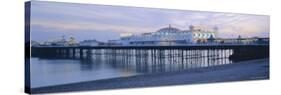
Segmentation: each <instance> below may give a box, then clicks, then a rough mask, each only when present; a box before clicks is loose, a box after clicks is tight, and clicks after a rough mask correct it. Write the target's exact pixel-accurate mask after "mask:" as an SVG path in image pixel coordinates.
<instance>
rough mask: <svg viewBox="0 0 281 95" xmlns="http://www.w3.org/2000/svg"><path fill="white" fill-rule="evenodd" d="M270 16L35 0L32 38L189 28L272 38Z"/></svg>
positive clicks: (104, 38) (226, 35) (230, 35)
mask: <svg viewBox="0 0 281 95" xmlns="http://www.w3.org/2000/svg"><path fill="white" fill-rule="evenodd" d="M269 22H270V20H269V16H266V15H248V14H233V13H218V12H200V11H186V10H170V9H153V8H135V7H119V6H104V5H93V4H72V3H56V2H43V1H32V3H31V37H32V40H35V41H40V42H42V41H47V40H55V39H60V37H61V36H63V35H65V37H75V38H76V39H77V40H79V41H81V40H84V39H96V40H99V41H107V40H113V39H119V35H120V33H127V32H131V33H135V34H140V33H145V32H155V31H157V30H159V29H160V28H164V27H167V26H168V25H169V24H171V25H172V27H175V28H179V29H181V30H187V29H188V27H189V25H195V26H200V27H205V28H210V29H211V28H212V27H214V26H217V27H218V28H219V32H218V36H217V37H220V38H237V36H238V35H241V36H242V37H255V36H258V37H269V31H270V27H269Z"/></svg>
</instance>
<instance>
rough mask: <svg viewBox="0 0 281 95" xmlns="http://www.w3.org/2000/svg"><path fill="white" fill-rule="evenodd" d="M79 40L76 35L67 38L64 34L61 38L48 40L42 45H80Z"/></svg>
mask: <svg viewBox="0 0 281 95" xmlns="http://www.w3.org/2000/svg"><path fill="white" fill-rule="evenodd" d="M78 45H79V44H78V42H77V41H76V40H75V38H74V37H70V38H69V40H66V39H65V37H64V36H62V38H61V39H59V40H53V41H46V42H44V43H43V44H42V46H78Z"/></svg>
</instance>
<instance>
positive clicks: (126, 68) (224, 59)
mask: <svg viewBox="0 0 281 95" xmlns="http://www.w3.org/2000/svg"><path fill="white" fill-rule="evenodd" d="M92 52H93V54H92V56H91V57H90V58H88V59H83V60H79V59H70V58H60V59H48V58H44V59H42V58H36V57H33V58H31V63H30V64H31V65H30V66H31V87H32V88H36V87H43V86H51V85H59V84H67V83H75V82H82V81H92V80H100V79H108V78H116V77H126V76H133V75H140V74H147V73H161V72H175V71H182V70H188V69H192V68H202V67H211V66H217V65H224V64H231V63H232V61H230V60H229V59H228V57H229V56H230V55H231V54H232V51H231V50H223V51H221V52H219V53H213V54H212V53H211V54H210V53H207V51H205V50H200V51H196V52H197V53H195V54H194V53H192V52H191V51H183V52H182V53H181V52H180V51H178V50H173V51H164V52H163V51H162V52H159V51H156V52H151V51H145V50H143V51H129V52H130V53H126V55H124V54H122V53H124V51H119V52H117V54H116V55H112V54H110V53H108V52H106V51H105V50H101V51H99V52H95V51H92ZM171 52H172V53H171ZM209 52H210V51H209ZM211 52H215V51H211ZM152 53H154V54H156V55H157V54H160V53H162V54H161V56H155V55H151V54H152ZM208 54H209V55H208ZM182 56H184V57H182Z"/></svg>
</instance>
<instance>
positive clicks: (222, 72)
mask: <svg viewBox="0 0 281 95" xmlns="http://www.w3.org/2000/svg"><path fill="white" fill-rule="evenodd" d="M261 79H269V59H268V58H266V59H256V60H249V61H241V62H237V63H235V64H228V65H221V66H215V67H206V68H197V69H190V70H185V71H181V72H166V73H154V74H145V75H137V76H131V77H120V78H113V79H104V80H97V81H87V82H79V83H71V84H64V85H57V86H48V87H40V88H32V89H31V90H32V91H31V92H32V93H35V94H36V93H55V92H67V91H88V90H90V91H92V90H105V89H120V88H135V87H152V86H166V85H182V84H198V83H213V82H227V81H243V80H261Z"/></svg>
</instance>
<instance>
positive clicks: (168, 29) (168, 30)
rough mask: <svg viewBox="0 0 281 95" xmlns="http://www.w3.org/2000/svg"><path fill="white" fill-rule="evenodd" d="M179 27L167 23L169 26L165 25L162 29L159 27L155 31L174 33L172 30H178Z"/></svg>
mask: <svg viewBox="0 0 281 95" xmlns="http://www.w3.org/2000/svg"><path fill="white" fill-rule="evenodd" d="M180 31H181V30H180V29H177V28H174V27H171V25H169V27H165V28H162V29H159V30H158V31H157V32H161V33H174V32H180Z"/></svg>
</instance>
